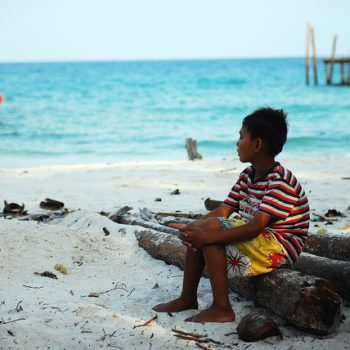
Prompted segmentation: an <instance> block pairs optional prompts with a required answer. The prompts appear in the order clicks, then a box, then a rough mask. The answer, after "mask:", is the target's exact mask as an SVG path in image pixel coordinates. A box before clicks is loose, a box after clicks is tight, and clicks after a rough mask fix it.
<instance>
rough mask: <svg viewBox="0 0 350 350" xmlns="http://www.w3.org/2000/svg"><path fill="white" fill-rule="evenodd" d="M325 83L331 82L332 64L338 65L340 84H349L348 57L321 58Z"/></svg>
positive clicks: (349, 68)
mask: <svg viewBox="0 0 350 350" xmlns="http://www.w3.org/2000/svg"><path fill="white" fill-rule="evenodd" d="M323 62H324V67H325V72H326V84H327V85H332V84H333V72H334V66H335V65H340V83H339V84H340V85H350V57H331V58H325V59H323Z"/></svg>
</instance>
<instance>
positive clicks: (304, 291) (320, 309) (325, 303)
mask: <svg viewBox="0 0 350 350" xmlns="http://www.w3.org/2000/svg"><path fill="white" fill-rule="evenodd" d="M135 235H136V238H137V240H138V242H139V245H140V246H141V247H142V248H144V249H145V250H146V251H147V252H148V253H149V254H150V255H151V256H153V257H154V258H156V259H160V260H163V261H165V262H166V263H168V264H172V265H176V266H178V267H180V268H181V269H183V267H184V257H185V252H186V248H185V247H184V246H183V245H182V244H181V243H180V241H179V239H177V238H176V237H175V236H174V235H169V234H165V233H162V232H158V231H154V230H137V231H135ZM230 287H231V288H232V289H233V290H234V291H236V292H238V293H239V294H242V295H244V296H246V297H248V298H250V299H252V300H254V301H256V302H257V303H258V304H260V305H263V306H265V307H267V308H269V309H270V310H272V311H273V312H275V313H276V314H278V315H280V316H283V317H285V318H286V319H287V320H288V321H289V322H291V323H292V324H294V325H295V326H297V327H299V328H301V329H303V330H305V331H308V332H314V333H317V334H322V335H326V334H330V333H332V332H334V331H335V330H336V329H337V328H338V326H339V323H340V319H341V309H342V300H341V298H340V297H339V295H338V294H337V293H336V292H335V290H334V287H333V285H332V284H331V283H330V282H329V281H327V280H325V279H323V278H319V277H314V276H307V275H303V274H302V273H300V272H298V271H292V270H287V269H279V270H275V271H274V272H272V273H270V274H267V275H262V276H258V277H253V278H252V277H251V278H247V277H244V278H235V279H232V280H230Z"/></svg>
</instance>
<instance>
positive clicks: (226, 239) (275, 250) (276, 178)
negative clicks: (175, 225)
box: [153, 108, 309, 322]
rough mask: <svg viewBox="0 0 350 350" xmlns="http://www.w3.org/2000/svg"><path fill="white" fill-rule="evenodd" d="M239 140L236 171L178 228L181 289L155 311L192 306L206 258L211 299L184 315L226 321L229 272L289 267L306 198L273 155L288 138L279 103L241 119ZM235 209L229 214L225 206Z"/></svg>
mask: <svg viewBox="0 0 350 350" xmlns="http://www.w3.org/2000/svg"><path fill="white" fill-rule="evenodd" d="M239 135H240V137H239V140H238V142H237V152H238V156H239V159H240V161H241V162H243V163H251V166H249V167H247V168H246V169H245V170H243V172H242V173H241V174H240V176H239V178H238V181H237V182H236V183H235V185H234V186H233V187H232V189H231V191H230V192H229V194H228V197H227V198H226V200H225V201H224V203H223V204H222V205H221V206H220V207H218V208H217V209H215V210H213V211H211V212H210V213H208V214H207V215H205V216H203V217H202V218H200V219H198V220H196V221H195V222H194V223H192V224H190V225H183V227H181V233H180V235H179V237H180V239H181V240H182V242H183V244H184V245H185V246H187V251H186V258H185V269H184V279H183V287H182V293H181V296H180V297H179V298H177V299H175V300H173V301H170V302H168V303H165V304H159V305H157V306H155V307H154V308H153V310H155V311H158V312H179V311H183V310H187V309H197V308H198V302H197V288H198V284H199V280H200V278H201V275H202V272H203V269H204V266H206V268H207V272H208V276H209V279H210V283H211V287H212V292H213V302H212V305H211V306H210V307H209V308H208V309H206V310H203V311H202V312H200V313H198V314H197V315H195V316H193V317H190V318H188V319H186V321H190V322H232V321H234V320H235V313H234V311H233V309H232V307H231V304H230V301H229V298H228V277H230V278H231V277H235V276H257V275H260V274H265V273H268V272H271V271H272V270H274V269H276V268H281V267H290V266H291V265H292V264H293V263H294V262H295V261H296V260H297V258H298V256H299V254H300V253H301V251H302V248H303V245H304V242H305V239H306V237H307V232H308V228H309V205H308V199H307V197H306V195H305V192H304V190H303V189H302V188H301V186H300V184H299V182H298V181H297V179H296V178H295V176H294V175H293V174H292V173H291V171H290V170H288V169H286V168H284V167H283V166H282V165H281V164H280V163H278V162H276V161H275V157H276V155H277V154H279V153H280V152H281V151H282V148H283V145H284V144H285V142H286V139H287V121H286V114H285V113H284V112H283V110H276V109H272V108H261V109H258V110H256V111H255V112H254V113H252V114H250V115H248V116H246V117H245V118H244V120H243V123H242V127H241V130H240V132H239ZM233 213H237V214H239V217H238V218H237V216H235V217H233V218H231V217H230V216H231V214H233Z"/></svg>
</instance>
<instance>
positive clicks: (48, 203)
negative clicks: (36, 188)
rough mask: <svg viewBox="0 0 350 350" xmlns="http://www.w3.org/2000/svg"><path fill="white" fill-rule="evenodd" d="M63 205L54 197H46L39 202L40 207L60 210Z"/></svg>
mask: <svg viewBox="0 0 350 350" xmlns="http://www.w3.org/2000/svg"><path fill="white" fill-rule="evenodd" d="M63 207H64V203H62V202H59V201H56V200H55V199H50V198H46V199H45V201H44V202H40V208H42V209H48V210H60V209H62V208H63Z"/></svg>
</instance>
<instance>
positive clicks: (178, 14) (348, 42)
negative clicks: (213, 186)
mask: <svg viewBox="0 0 350 350" xmlns="http://www.w3.org/2000/svg"><path fill="white" fill-rule="evenodd" d="M349 16H350V0H0V61H3V62H4V61H6V62H11V61H62V60H127V59H176V58H180V59H182V58H231V57H232V58H235V57H289V56H304V54H305V31H306V24H307V23H308V22H311V23H312V24H313V26H314V29H315V34H316V47H317V51H318V53H319V55H322V56H325V55H329V54H330V52H331V45H332V40H333V36H334V35H335V34H338V53H339V54H343V55H344V54H345V55H348V56H350V17H349Z"/></svg>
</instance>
